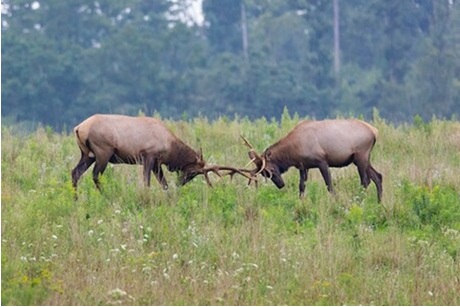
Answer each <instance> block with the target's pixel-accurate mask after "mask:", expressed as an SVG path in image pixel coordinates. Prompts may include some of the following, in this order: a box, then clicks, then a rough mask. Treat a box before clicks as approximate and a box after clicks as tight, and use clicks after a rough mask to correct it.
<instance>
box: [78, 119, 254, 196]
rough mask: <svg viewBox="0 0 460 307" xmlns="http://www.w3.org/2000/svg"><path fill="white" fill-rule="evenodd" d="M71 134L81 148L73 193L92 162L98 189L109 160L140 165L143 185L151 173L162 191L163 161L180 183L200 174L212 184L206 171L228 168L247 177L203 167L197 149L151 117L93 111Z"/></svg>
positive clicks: (215, 171) (164, 180) (148, 183)
mask: <svg viewBox="0 0 460 307" xmlns="http://www.w3.org/2000/svg"><path fill="white" fill-rule="evenodd" d="M74 133H75V136H76V138H77V143H78V146H79V147H80V151H81V159H80V161H79V162H78V164H77V166H76V167H75V168H74V169H73V170H72V183H73V187H74V189H75V193H76V191H77V183H78V180H79V179H80V177H81V175H83V173H84V172H85V171H86V170H87V169H88V168H89V167H90V166H91V165H92V164H93V163H94V162H96V164H95V166H94V169H93V181H94V183H95V184H96V187H97V188H98V189H100V184H99V179H98V178H99V175H102V174H103V173H104V170H105V169H106V167H107V164H108V163H109V162H110V163H114V164H117V163H124V164H142V165H143V169H144V172H143V173H144V182H145V184H146V185H147V186H150V179H151V173H152V172H153V174H154V175H155V177H156V178H157V180H158V182H159V183H160V184H161V186H162V187H163V189H165V190H166V189H167V188H168V184H167V182H166V179H165V177H164V173H163V170H162V165H163V164H164V165H166V166H167V168H168V170H169V171H171V172H173V171H175V172H178V174H179V184H180V185H184V184H186V183H187V182H189V181H190V180H192V179H193V178H195V177H196V176H197V175H200V174H201V175H204V177H205V179H206V182H207V184H208V185H209V186H210V187H212V184H211V181H210V180H209V177H208V173H209V172H213V173H215V174H217V175H218V176H219V177H221V175H220V173H219V171H221V170H223V171H231V173H232V176H233V174H235V173H239V174H241V175H243V176H245V177H246V178H251V177H250V176H248V175H246V174H244V172H241V171H239V170H237V169H235V168H233V167H226V166H217V165H215V166H206V163H205V161H204V160H203V155H202V152H201V149H200V150H199V151H195V150H193V149H192V148H190V147H189V146H188V145H186V144H185V143H184V142H182V141H181V140H180V139H178V138H177V137H176V136H175V135H174V134H173V133H172V132H171V131H170V130H169V129H168V128H167V127H166V126H165V125H164V124H163V122H161V121H160V120H158V119H155V118H149V117H129V116H123V115H102V114H96V115H93V116H91V117H89V118H88V119H86V120H85V121H83V122H82V123H81V124H79V125H78V126H76V127H75V128H74ZM252 179H253V178H252ZM75 197H76V195H75Z"/></svg>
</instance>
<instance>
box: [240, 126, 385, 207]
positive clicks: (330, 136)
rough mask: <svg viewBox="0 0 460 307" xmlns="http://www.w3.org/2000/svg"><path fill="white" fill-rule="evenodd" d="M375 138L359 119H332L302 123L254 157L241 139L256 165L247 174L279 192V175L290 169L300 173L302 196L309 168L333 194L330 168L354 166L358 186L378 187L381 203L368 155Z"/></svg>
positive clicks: (378, 182) (379, 184)
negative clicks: (259, 177)
mask: <svg viewBox="0 0 460 307" xmlns="http://www.w3.org/2000/svg"><path fill="white" fill-rule="evenodd" d="M377 136H378V130H377V129H376V128H375V127H373V126H371V125H370V124H368V123H365V122H363V121H361V120H357V119H335V120H323V121H313V120H306V121H302V122H300V123H299V124H298V125H297V126H296V127H294V129H293V130H292V131H291V132H290V133H289V134H288V135H287V136H285V137H284V138H282V139H281V140H279V141H278V142H277V143H275V144H273V145H271V146H270V147H268V148H267V149H266V150H265V151H264V152H263V153H262V154H261V155H258V154H257V152H256V150H255V149H254V147H253V146H252V145H251V143H249V141H247V140H246V139H245V138H244V137H242V138H243V140H244V141H245V143H246V145H247V146H249V147H250V148H251V151H249V157H250V159H252V160H251V161H252V162H254V163H255V165H256V168H255V169H254V170H252V171H251V172H250V173H251V174H252V175H253V176H254V175H255V176H257V175H258V174H261V175H262V176H263V177H265V178H270V179H271V180H272V181H273V183H274V184H275V185H276V186H277V187H278V188H279V189H281V188H283V187H284V181H283V179H282V177H281V174H283V173H284V172H286V171H287V170H288V169H289V168H290V167H292V166H293V167H296V168H297V169H298V170H299V174H300V182H299V194H300V197H301V198H303V197H304V194H305V182H306V181H307V176H308V170H309V169H311V168H319V170H320V172H321V175H322V176H323V178H324V181H325V183H326V185H327V189H328V191H329V192H331V193H334V189H333V187H332V182H331V174H330V171H329V167H345V166H348V165H349V164H351V163H354V164H355V165H356V166H357V168H358V173H359V176H360V179H361V185H362V186H363V187H364V188H367V187H368V186H369V184H370V181H371V180H372V181H373V182H374V183H375V186H376V187H377V198H378V201H379V202H380V201H381V198H382V175H381V174H380V173H378V172H377V171H376V170H375V169H374V167H372V165H371V162H370V153H371V151H372V148H373V147H374V144H375V142H376V139H377ZM240 171H247V170H243V169H240ZM249 183H251V180H250V181H249Z"/></svg>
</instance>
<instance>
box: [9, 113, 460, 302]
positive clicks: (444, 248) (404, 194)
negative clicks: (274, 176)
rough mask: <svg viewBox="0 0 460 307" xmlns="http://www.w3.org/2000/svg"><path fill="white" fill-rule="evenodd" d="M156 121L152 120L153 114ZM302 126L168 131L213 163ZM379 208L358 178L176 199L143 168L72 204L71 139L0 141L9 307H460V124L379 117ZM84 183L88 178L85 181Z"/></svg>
mask: <svg viewBox="0 0 460 307" xmlns="http://www.w3.org/2000/svg"><path fill="white" fill-rule="evenodd" d="M156 116H158V115H156ZM299 120H300V118H299V116H297V115H294V116H290V115H289V114H288V113H287V112H285V113H284V114H283V116H282V118H281V120H280V121H279V122H277V121H276V120H267V119H264V118H262V119H257V120H254V121H250V120H248V119H246V118H235V119H232V120H230V119H228V118H225V117H222V118H219V119H217V120H215V121H210V120H207V119H206V118H194V119H188V120H181V121H172V120H165V123H166V124H167V126H168V127H170V129H171V130H172V131H173V132H174V133H175V134H176V135H177V136H178V137H180V138H181V139H183V140H184V141H185V142H186V143H187V144H189V145H190V146H191V147H193V148H195V149H198V148H199V147H202V149H203V153H204V158H205V159H206V161H207V162H208V163H210V164H223V165H232V166H237V167H243V166H244V165H246V163H247V162H248V161H249V159H248V156H247V148H246V147H245V146H244V145H243V143H242V141H241V139H240V134H242V135H244V136H245V137H247V138H248V139H249V140H250V141H251V143H253V145H254V146H255V147H256V148H257V149H258V150H259V151H260V152H261V151H263V150H264V149H265V148H266V147H268V146H269V145H270V144H272V143H273V142H275V141H276V140H278V139H279V138H281V137H282V136H284V135H285V134H286V133H287V132H288V131H290V130H291V129H292V128H293V127H294V126H295V124H296V123H297V122H298V121H299ZM370 122H371V123H372V124H373V125H374V126H375V127H377V128H378V129H379V138H378V140H377V143H376V146H375V147H374V150H373V152H372V156H371V161H372V163H373V165H374V167H375V168H376V169H377V170H378V171H379V172H380V173H382V174H383V177H384V179H383V188H384V192H383V201H382V203H381V204H379V203H378V202H377V196H376V189H375V186H374V184H371V185H370V186H369V188H368V189H367V190H364V189H363V188H361V186H360V181H359V176H358V173H357V170H356V167H355V166H353V165H352V166H349V167H347V168H341V169H331V173H332V179H333V184H334V187H335V190H336V194H335V195H331V194H329V193H328V192H327V190H326V187H325V185H324V181H323V179H322V177H321V176H320V173H319V171H318V170H311V171H310V174H309V180H308V182H307V189H306V197H305V199H303V200H301V199H299V197H298V180H299V179H298V178H299V177H298V176H299V175H298V171H296V170H295V169H291V170H289V171H288V172H287V173H286V174H285V175H284V176H283V178H285V181H286V186H285V187H284V188H283V189H281V190H278V189H277V188H276V187H275V186H274V185H273V183H271V182H270V181H267V182H265V181H262V182H261V183H260V184H259V187H258V188H255V187H254V186H248V185H247V180H246V179H244V178H242V177H241V176H240V177H235V178H233V180H232V181H230V179H229V178H228V177H226V178H222V179H219V178H218V177H216V176H214V175H211V180H212V181H213V185H214V188H213V189H211V188H209V187H208V186H207V185H206V182H205V180H204V178H203V176H201V177H197V178H195V179H194V180H193V181H192V182H190V183H189V184H187V185H186V186H183V187H177V184H176V174H174V173H170V172H168V171H165V175H166V177H167V180H168V183H169V190H167V191H163V190H162V189H161V187H160V185H159V184H158V182H157V181H156V180H155V178H152V186H151V187H150V188H147V187H145V186H144V185H143V178H142V167H141V166H130V165H116V166H113V167H112V166H109V167H108V169H107V171H106V172H105V174H104V176H103V177H102V178H101V182H102V185H103V190H102V193H100V192H99V191H98V190H97V189H96V188H95V186H94V183H93V181H92V178H91V177H92V176H91V172H90V171H88V172H87V173H85V174H84V175H83V177H82V178H81V181H80V184H79V190H78V195H79V199H78V200H77V201H75V200H74V195H73V188H72V184H71V176H70V172H71V170H72V168H74V167H75V165H76V164H77V162H78V160H79V158H80V152H79V149H78V147H77V145H76V142H75V138H74V136H73V135H72V134H68V133H59V132H55V131H53V130H52V129H50V128H47V127H43V128H38V129H37V130H36V131H34V132H32V133H22V132H21V131H20V129H18V128H15V127H6V126H2V131H1V132H2V136H1V140H2V142H1V147H2V151H1V153H2V155H1V171H2V173H1V177H2V181H1V187H2V190H1V195H2V197H1V200H2V203H1V209H2V210H1V212H2V215H1V221H2V223H1V229H2V244H1V260H2V267H1V268H2V274H1V275H2V285H1V289H2V292H1V296H2V305H359V304H362V305H460V295H459V293H460V280H459V276H460V123H459V122H458V121H455V120H451V121H448V120H438V119H433V120H432V121H430V122H423V121H422V120H421V119H420V118H418V117H417V118H415V119H414V122H413V123H410V124H404V125H397V126H396V125H393V124H390V123H388V122H386V121H385V120H383V119H381V118H380V117H379V116H378V114H374V119H373V120H372V121H370ZM90 170H91V169H90Z"/></svg>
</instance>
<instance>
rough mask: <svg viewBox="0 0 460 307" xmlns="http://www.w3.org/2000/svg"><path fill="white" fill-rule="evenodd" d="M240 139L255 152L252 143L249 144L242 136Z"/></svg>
mask: <svg viewBox="0 0 460 307" xmlns="http://www.w3.org/2000/svg"><path fill="white" fill-rule="evenodd" d="M240 137H241V138H242V139H243V141H244V143H245V144H246V146H248V147H249V148H251V149H252V150H255V148H254V146H252V144H251V143H249V141H248V140H247V139H246V138H245V137H244V136H242V135H241V134H240Z"/></svg>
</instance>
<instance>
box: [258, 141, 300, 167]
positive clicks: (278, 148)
mask: <svg viewBox="0 0 460 307" xmlns="http://www.w3.org/2000/svg"><path fill="white" fill-rule="evenodd" d="M266 152H271V155H270V159H271V160H272V161H273V162H274V163H275V164H276V165H278V167H279V168H280V171H281V172H282V173H283V172H285V171H287V169H288V168H289V167H291V166H294V165H296V164H297V163H298V161H297V159H296V153H297V152H298V150H297V148H296V145H295V144H294V143H292V142H290V141H289V140H288V139H286V138H284V139H281V140H279V141H278V142H276V143H275V144H273V145H272V146H270V147H269V148H267V150H266Z"/></svg>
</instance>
